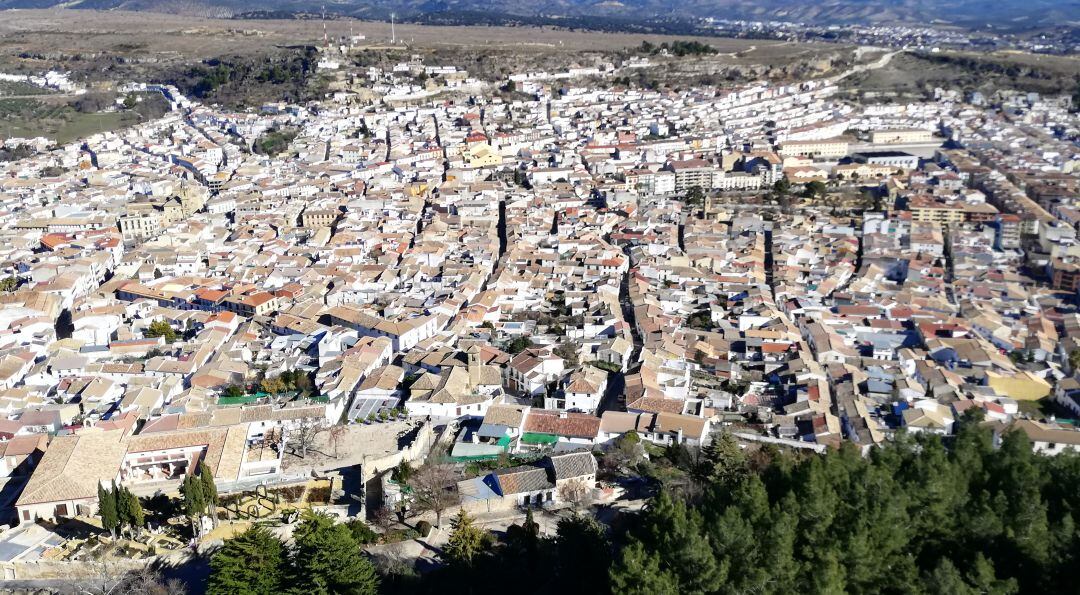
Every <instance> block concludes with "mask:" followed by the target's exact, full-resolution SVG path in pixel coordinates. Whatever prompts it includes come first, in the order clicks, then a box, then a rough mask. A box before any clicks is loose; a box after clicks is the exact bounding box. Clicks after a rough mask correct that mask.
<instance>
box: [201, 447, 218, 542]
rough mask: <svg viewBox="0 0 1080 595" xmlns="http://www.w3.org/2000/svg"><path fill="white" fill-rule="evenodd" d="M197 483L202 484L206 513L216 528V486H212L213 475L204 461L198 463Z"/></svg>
mask: <svg viewBox="0 0 1080 595" xmlns="http://www.w3.org/2000/svg"><path fill="white" fill-rule="evenodd" d="M199 482H200V483H202V494H203V500H204V502H205V504H206V513H207V514H208V515H210V518H211V519H212V520H213V521H214V526H215V527H216V526H217V505H218V493H217V486H216V485H214V473H213V472H212V471H210V467H207V466H206V463H205V462H204V461H199Z"/></svg>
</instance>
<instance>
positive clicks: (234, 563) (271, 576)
mask: <svg viewBox="0 0 1080 595" xmlns="http://www.w3.org/2000/svg"><path fill="white" fill-rule="evenodd" d="M286 554H287V552H286V550H285V546H284V545H283V544H282V543H281V541H280V540H279V539H278V538H277V537H275V536H274V535H273V534H272V533H270V531H269V530H268V529H266V528H265V527H260V526H258V525H255V526H252V527H251V528H249V529H248V530H247V531H244V532H243V533H241V534H239V535H237V536H236V537H233V538H231V539H226V540H225V543H224V545H222V547H221V549H219V550H218V551H217V552H215V553H214V555H213V557H211V558H210V578H209V583H208V585H207V586H208V589H207V592H208V593H211V594H216V593H243V594H245V595H276V594H277V593H281V592H283V591H284V590H285V587H286V583H285V576H286V572H287V570H288V557H287V555H286Z"/></svg>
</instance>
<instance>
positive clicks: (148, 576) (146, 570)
mask: <svg viewBox="0 0 1080 595" xmlns="http://www.w3.org/2000/svg"><path fill="white" fill-rule="evenodd" d="M83 564H84V565H86V566H87V570H89V572H88V573H87V574H84V575H83V576H80V577H78V578H72V579H61V584H60V585H59V586H58V588H57V589H56V590H50V592H53V593H72V594H76V593H77V594H78V595H120V594H123V595H184V593H187V589H186V588H185V587H184V585H183V583H181V582H180V581H179V580H178V579H168V580H166V579H164V578H163V577H162V576H161V572H160V571H159V570H157V569H155V568H151V567H150V566H144V567H143V568H140V569H138V570H131V571H126V572H125V571H123V570H121V569H119V568H117V567H116V565H115V562H111V561H109V560H107V559H106V560H102V561H100V562H94V561H90V560H84V561H83Z"/></svg>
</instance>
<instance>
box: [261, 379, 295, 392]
mask: <svg viewBox="0 0 1080 595" xmlns="http://www.w3.org/2000/svg"><path fill="white" fill-rule="evenodd" d="M259 388H260V389H262V391H263V392H264V393H269V394H271V395H279V394H281V393H283V392H285V391H286V390H288V388H289V387H288V386H286V384H285V381H284V380H283V379H282V378H281V376H275V377H273V378H263V379H262V381H261V382H259Z"/></svg>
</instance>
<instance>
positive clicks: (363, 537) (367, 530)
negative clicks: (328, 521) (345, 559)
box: [345, 519, 379, 545]
mask: <svg viewBox="0 0 1080 595" xmlns="http://www.w3.org/2000/svg"><path fill="white" fill-rule="evenodd" d="M345 525H346V526H347V527H348V528H349V531H352V535H353V538H354V539H356V541H357V542H358V543H360V544H363V545H367V544H369V543H375V542H376V541H378V539H379V534H378V533H376V532H375V531H373V530H372V529H371V527H368V526H367V523H365V522H364V521H361V520H360V519H353V520H351V521H349V522H348V523H345Z"/></svg>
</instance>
